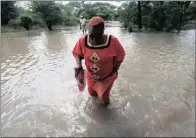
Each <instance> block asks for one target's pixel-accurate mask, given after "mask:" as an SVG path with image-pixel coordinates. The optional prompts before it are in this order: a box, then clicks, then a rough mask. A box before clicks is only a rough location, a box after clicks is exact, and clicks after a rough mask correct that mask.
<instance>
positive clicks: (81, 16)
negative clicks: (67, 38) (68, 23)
mask: <svg viewBox="0 0 196 138" xmlns="http://www.w3.org/2000/svg"><path fill="white" fill-rule="evenodd" d="M82 18H83V16H81V17H80V30H81V29H82V26H81V24H82Z"/></svg>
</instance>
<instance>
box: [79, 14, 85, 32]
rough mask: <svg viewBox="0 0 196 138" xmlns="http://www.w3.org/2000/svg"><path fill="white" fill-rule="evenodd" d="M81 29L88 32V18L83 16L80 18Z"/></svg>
mask: <svg viewBox="0 0 196 138" xmlns="http://www.w3.org/2000/svg"><path fill="white" fill-rule="evenodd" d="M80 29H82V32H83V34H84V33H86V19H85V18H84V17H83V16H81V19H80Z"/></svg>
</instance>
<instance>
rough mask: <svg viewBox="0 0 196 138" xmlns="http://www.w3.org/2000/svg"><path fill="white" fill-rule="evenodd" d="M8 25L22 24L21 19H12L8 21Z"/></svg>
mask: <svg viewBox="0 0 196 138" xmlns="http://www.w3.org/2000/svg"><path fill="white" fill-rule="evenodd" d="M8 26H11V27H16V26H21V20H20V19H19V18H17V19H15V20H14V19H11V20H10V21H9V22H8Z"/></svg>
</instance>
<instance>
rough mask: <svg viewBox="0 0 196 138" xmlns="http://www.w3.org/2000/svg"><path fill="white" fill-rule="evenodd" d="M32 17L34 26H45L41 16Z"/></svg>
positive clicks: (34, 15)
mask: <svg viewBox="0 0 196 138" xmlns="http://www.w3.org/2000/svg"><path fill="white" fill-rule="evenodd" d="M31 17H32V19H33V25H35V26H37V25H39V26H40V27H44V26H45V22H44V21H43V19H42V17H41V16H40V15H39V14H32V15H31Z"/></svg>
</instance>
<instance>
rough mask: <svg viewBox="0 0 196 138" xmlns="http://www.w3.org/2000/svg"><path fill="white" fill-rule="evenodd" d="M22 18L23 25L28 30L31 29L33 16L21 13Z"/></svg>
mask: <svg viewBox="0 0 196 138" xmlns="http://www.w3.org/2000/svg"><path fill="white" fill-rule="evenodd" d="M20 20H21V25H22V26H23V27H24V28H25V29H26V30H29V29H30V27H31V26H32V23H33V19H32V17H30V16H28V15H21V16H20Z"/></svg>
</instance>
